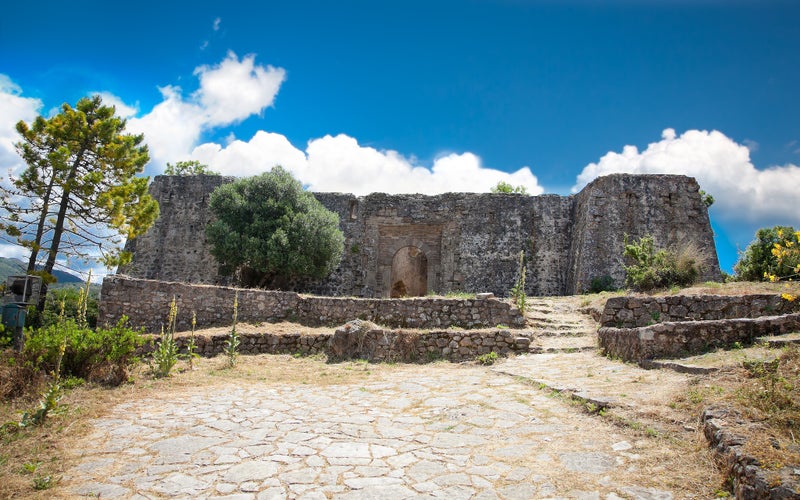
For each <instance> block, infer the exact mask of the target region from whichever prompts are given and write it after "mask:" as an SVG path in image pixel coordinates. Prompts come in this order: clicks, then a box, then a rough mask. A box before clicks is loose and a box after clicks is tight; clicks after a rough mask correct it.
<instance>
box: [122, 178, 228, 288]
mask: <svg viewBox="0 0 800 500" xmlns="http://www.w3.org/2000/svg"><path fill="white" fill-rule="evenodd" d="M233 180H234V178H233V177H222V176H219V175H196V176H177V175H175V176H169V175H161V176H158V177H156V179H155V180H154V181H153V182H152V183H151V184H150V195H151V196H152V197H153V198H155V199H156V200H157V201H158V204H159V208H160V215H159V217H158V219H157V220H156V222H155V224H153V226H152V227H151V228H150V230H149V231H147V233H146V234H144V235H142V236H140V237H139V238H135V239H131V240H128V242H127V244H126V245H125V250H127V251H129V252H132V253H133V261H132V262H131V263H130V264H129V265H127V266H120V268H119V269H118V270H117V272H118V273H120V274H127V275H130V276H136V277H137V278H145V279H168V280H172V281H182V282H186V283H209V284H228V283H230V279H228V278H224V277H222V276H220V275H219V272H218V267H219V266H218V264H217V261H216V259H215V258H214V256H213V255H211V252H210V251H209V249H208V244H207V243H206V235H205V227H206V225H207V224H208V222H209V221H211V211H210V209H209V206H208V201H209V197H210V196H211V193H212V192H213V191H214V189H216V188H217V187H218V186H220V185H222V184H224V183H227V182H232V181H233Z"/></svg>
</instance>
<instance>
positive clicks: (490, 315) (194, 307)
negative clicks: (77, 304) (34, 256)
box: [98, 276, 525, 333]
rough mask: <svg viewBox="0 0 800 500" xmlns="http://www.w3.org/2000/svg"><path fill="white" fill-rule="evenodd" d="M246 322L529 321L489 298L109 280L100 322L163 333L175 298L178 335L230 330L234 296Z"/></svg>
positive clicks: (434, 324)
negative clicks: (124, 322)
mask: <svg viewBox="0 0 800 500" xmlns="http://www.w3.org/2000/svg"><path fill="white" fill-rule="evenodd" d="M237 294H238V300H239V308H238V319H239V321H241V322H243V323H262V322H277V321H292V322H295V323H300V324H303V325H307V326H328V325H341V324H344V323H346V322H348V321H350V320H353V319H363V320H369V321H373V322H375V323H379V324H381V325H383V326H386V327H390V328H449V327H453V326H455V327H461V328H485V327H495V326H497V325H505V326H507V327H512V328H515V327H516V328H519V327H521V326H523V325H524V323H525V320H524V318H523V317H522V315H521V314H520V312H519V310H518V309H516V308H515V307H512V306H511V305H510V304H509V303H508V301H502V300H498V299H495V298H487V299H443V298H436V299H434V298H429V297H419V298H409V299H394V300H381V299H362V298H347V297H318V296H303V295H299V294H297V293H294V292H278V291H270V290H258V289H252V288H251V289H236V288H231V287H225V286H208V285H192V284H187V283H173V282H166V281H153V280H142V279H133V278H127V277H123V276H109V277H107V278H106V279H105V280H104V281H103V288H102V291H101V295H102V301H101V303H100V311H99V317H98V322H99V323H100V324H101V325H102V324H114V323H116V322H117V321H118V320H119V319H120V318H121V317H122V316H123V315H125V316H127V317H128V318H129V321H130V325H131V326H133V327H135V328H139V327H144V328H145V329H146V330H147V331H149V332H150V333H159V332H160V331H161V327H162V326H166V324H167V315H168V313H169V306H170V302H171V301H172V299H173V298H174V299H175V303H176V305H177V307H178V316H177V321H176V326H177V330H178V331H186V330H189V329H190V328H191V321H192V312H194V313H195V314H196V320H197V328H208V327H215V326H229V325H230V324H231V322H232V316H233V301H234V296H236V295H237Z"/></svg>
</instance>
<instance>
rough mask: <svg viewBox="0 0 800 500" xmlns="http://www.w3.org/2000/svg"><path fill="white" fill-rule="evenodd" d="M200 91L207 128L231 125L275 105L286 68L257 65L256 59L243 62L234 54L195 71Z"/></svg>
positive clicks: (199, 99)
mask: <svg viewBox="0 0 800 500" xmlns="http://www.w3.org/2000/svg"><path fill="white" fill-rule="evenodd" d="M194 73H195V75H198V76H199V78H200V89H198V90H197V92H195V93H194V94H193V97H194V98H195V100H196V101H197V102H198V104H199V105H200V107H201V108H202V109H203V111H204V117H205V119H206V125H208V126H216V125H228V124H231V123H236V122H239V121H242V120H244V119H245V118H247V117H248V116H250V115H252V114H256V113H260V112H261V111H262V110H263V109H264V108H266V107H268V106H272V104H273V102H274V101H275V96H276V95H277V94H278V90H280V87H281V84H282V83H283V81H284V80H285V79H286V71H285V70H284V69H283V68H274V67H272V66H257V65H256V64H255V56H254V55H248V56H245V57H244V58H243V59H242V60H241V61H240V60H239V59H238V58H237V57H236V54H234V53H233V52H228V55H227V57H226V58H225V59H224V60H223V61H222V62H221V63H220V64H219V65H217V66H200V67H199V68H197V69H195V71H194Z"/></svg>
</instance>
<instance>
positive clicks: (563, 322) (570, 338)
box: [525, 297, 597, 354]
mask: <svg viewBox="0 0 800 500" xmlns="http://www.w3.org/2000/svg"><path fill="white" fill-rule="evenodd" d="M574 302H575V298H573V297H553V298H550V297H538V298H532V299H529V305H528V310H527V311H526V313H525V316H526V320H527V323H528V332H527V333H529V335H530V337H531V344H530V348H529V352H530V353H532V354H543V353H572V352H581V351H591V350H594V349H596V348H597V323H596V322H595V321H594V320H592V318H590V317H589V316H588V315H586V314H582V313H580V312H578V307H577V304H575V303H574Z"/></svg>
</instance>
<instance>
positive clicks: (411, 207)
mask: <svg viewBox="0 0 800 500" xmlns="http://www.w3.org/2000/svg"><path fill="white" fill-rule="evenodd" d="M232 180H233V178H231V177H222V176H206V175H200V176H157V177H156V178H155V179H154V180H153V182H152V184H151V186H150V193H151V194H152V195H153V196H154V198H155V199H156V200H158V202H159V204H160V206H161V215H160V217H159V219H158V220H157V221H156V223H155V224H154V225H153V227H152V228H150V230H149V231H148V232H147V233H146V234H144V235H142V236H140V237H138V238H136V239H135V240H131V241H129V242H128V246H127V250H129V251H132V252H133V260H132V262H131V263H130V264H129V265H127V266H125V267H122V268H120V270H119V273H120V274H124V275H128V276H130V277H132V278H142V279H152V280H161V281H175V282H183V283H195V284H217V285H230V284H232V281H231V278H229V277H224V276H221V275H220V274H219V272H218V264H217V262H216V260H215V258H214V257H213V256H212V255H211V253H210V250H209V245H208V244H207V242H206V238H205V226H206V224H207V223H208V221H209V220H210V219H211V217H212V215H211V211H210V209H209V197H210V195H211V193H212V192H213V191H214V189H215V188H216V187H217V186H219V185H221V184H223V183H226V182H231V181H232ZM315 196H316V197H317V199H318V200H319V201H320V202H321V203H322V204H323V205H324V206H325V207H326V208H328V209H329V210H331V211H333V212H335V213H337V214H338V215H339V220H340V227H341V229H342V231H343V233H344V236H345V247H344V255H343V257H342V261H341V263H340V264H339V266H338V268H337V269H336V270H335V271H334V272H333V273H332V274H331V275H330V276H328V277H327V278H326V279H324V280H321V281H317V282H307V283H296V284H295V287H294V289H295V291H298V292H306V293H313V294H318V295H330V296H353V297H365V298H388V297H401V296H425V295H428V294H445V293H448V292H459V291H467V292H492V293H494V294H495V295H497V296H506V295H507V294H508V291H509V290H510V288H511V287H512V286H513V284H514V282H515V280H516V279H517V275H518V265H519V254H520V252H523V251H524V252H525V260H526V266H527V285H526V292H527V293H528V294H529V295H540V296H543V295H570V294H577V293H582V292H584V291H586V290H587V289H589V287H590V285H591V283H592V280H594V279H600V278H604V277H610V278H611V279H613V281H614V283H615V284H617V285H618V286H619V285H622V284H623V282H624V278H625V270H624V267H623V258H622V252H623V246H624V237H625V235H626V234H628V235H630V236H631V237H634V238H635V237H640V236H644V235H646V234H650V235H653V237H654V238H655V241H656V244H657V245H658V246H660V247H672V248H677V247H680V246H681V245H691V246H693V247H694V248H696V249H697V250H698V251H699V252H701V254H702V255H704V257H705V262H704V265H703V275H702V277H701V278H702V279H704V280H709V279H717V278H718V277H719V275H720V270H719V263H718V260H717V254H716V250H715V248H714V241H713V233H712V230H711V226H710V223H709V218H708V211H707V207H706V206H705V205H704V203H703V201H702V199H701V197H700V194H699V186H698V184H697V182H696V181H695V179H693V178H690V177H685V176H679V175H627V174H616V175H610V176H606V177H601V178H598V179H595V180H594V181H593V182H592V183H590V184H589V185H587V186H586V187H585V188H583V189H582V190H581V191H580V192H579V193H577V194H575V195H570V196H559V195H542V196H527V195H521V194H489V193H486V194H472V193H447V194H442V195H437V196H424V195H419V194H403V195H387V194H378V193H373V194H370V195H368V196H362V197H357V196H354V195H351V194H341V193H315Z"/></svg>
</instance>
